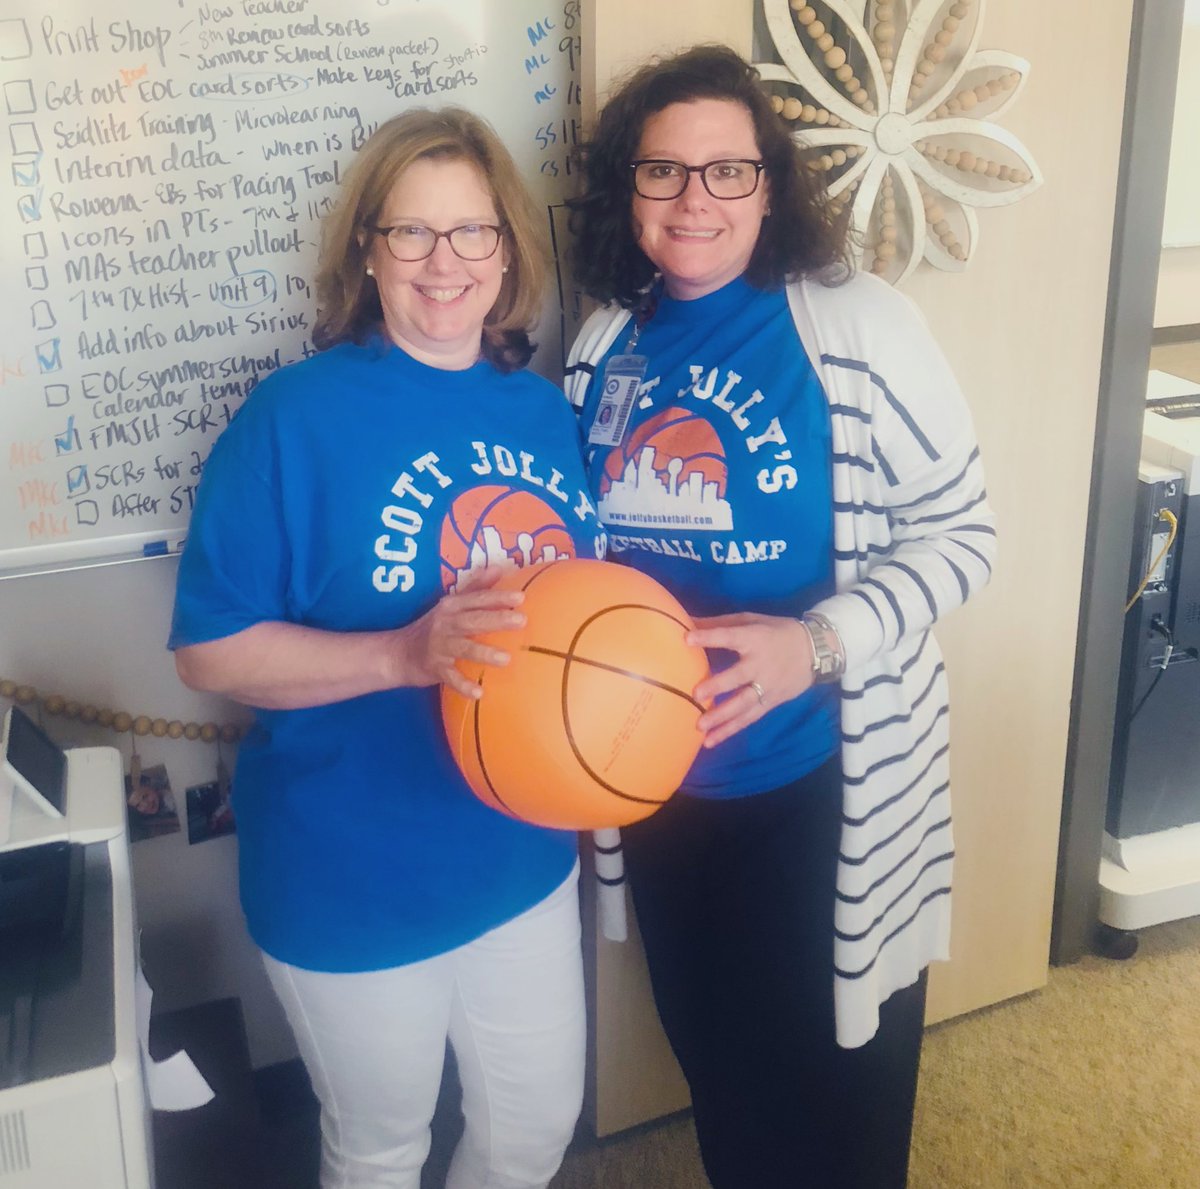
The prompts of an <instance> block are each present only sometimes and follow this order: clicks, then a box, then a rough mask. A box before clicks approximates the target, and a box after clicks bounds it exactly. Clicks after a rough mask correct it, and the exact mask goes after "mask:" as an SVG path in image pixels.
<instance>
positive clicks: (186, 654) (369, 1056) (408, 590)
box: [171, 108, 603, 1189]
mask: <svg viewBox="0 0 1200 1189" xmlns="http://www.w3.org/2000/svg"><path fill="white" fill-rule="evenodd" d="M323 232H324V234H323V243H322V250H321V261H320V265H319V270H318V283H317V288H318V295H319V296H318V301H319V306H320V313H319V317H318V322H317V328H316V332H315V334H314V340H315V342H316V345H317V346H318V347H320V348H323V349H322V350H320V351H317V352H315V353H312V354H311V355H309V357H308V358H306V359H304V360H302V361H300V362H297V363H294V364H291V365H289V366H288V367H285V368H282V369H280V370H279V371H278V372H275V373H273V374H272V375H271V376H269V377H268V378H267V379H266V380H264V381H263V383H262V384H261V385H260V386H259V387H258V388H257V389H255V391H254V392H253V393H252V394H251V395H250V397H249V399H248V400H247V401H246V403H245V405H243V406H242V408H241V409H240V411H239V412H238V415H237V417H236V419H235V420H234V421H233V423H232V424H231V425H230V426H229V428H228V429H227V430H225V432H224V433H223V434H222V435H221V437H220V439H219V440H218V441H217V443H216V446H215V447H214V449H213V451H212V454H211V455H210V457H209V460H208V462H207V463H206V464H205V469H204V478H203V481H202V483H201V487H200V494H199V498H198V500H197V504H196V509H195V512H194V514H193V517H192V521H191V526H190V529H189V532H188V540H187V548H186V550H185V551H184V554H183V558H182V560H181V562H180V567H179V583H178V588H177V591H176V601H175V619H174V624H173V627H172V633H171V646H172V647H173V648H175V649H176V654H175V656H176V665H177V668H178V670H179V674H180V676H181V677H182V678H183V680H184V681H185V682H186V683H187V684H188V685H190V686H192V687H193V688H195V689H202V690H209V691H212V692H216V693H221V694H224V695H226V696H227V697H230V698H233V699H235V700H236V701H239V702H242V703H244V704H246V705H248V706H252V707H254V708H255V724H254V727H253V729H252V730H251V732H250V733H249V735H248V736H247V738H246V740H245V741H244V743H243V744H242V747H241V749H240V752H239V755H238V768H237V774H236V779H235V781H234V788H235V790H236V791H235V794H234V796H235V809H236V812H237V821H238V843H239V856H238V861H239V885H240V893H241V901H242V908H243V910H244V912H245V916H246V922H247V925H248V926H249V930H250V934H251V936H252V937H253V939H254V941H255V943H256V944H257V945H258V947H259V948H260V949H261V950H262V954H263V962H264V965H265V966H266V970H267V974H268V977H269V978H270V980H271V984H272V986H273V988H274V989H275V993H276V995H277V996H278V998H279V1000H280V1002H281V1003H282V1005H283V1008H284V1011H285V1012H286V1014H287V1017H288V1021H289V1023H290V1024H291V1026H292V1030H293V1032H294V1033H295V1037H296V1044H297V1046H298V1048H299V1050H300V1053H301V1055H302V1056H303V1058H304V1062H305V1065H306V1066H307V1068H308V1072H309V1074H310V1075H311V1078H312V1083H313V1088H314V1090H315V1091H316V1094H317V1097H318V1099H319V1100H320V1103H321V1139H322V1147H321V1153H322V1155H321V1184H322V1186H324V1187H325V1189H380V1187H381V1186H388V1189H417V1187H418V1185H419V1184H420V1181H421V1168H422V1165H423V1164H424V1162H425V1158H426V1156H427V1154H428V1152H429V1144H430V1130H429V1124H430V1119H431V1118H432V1116H433V1112H434V1106H435V1104H436V1102H437V1097H438V1088H439V1086H440V1084H441V1081H442V1069H443V1064H444V1061H445V1055H446V1043H447V1041H449V1043H450V1044H451V1045H452V1047H453V1048H454V1051H455V1055H456V1057H457V1064H458V1071H459V1079H460V1081H461V1083H462V1090H463V1099H462V1106H463V1116H464V1128H463V1133H462V1138H461V1140H460V1142H459V1144H458V1147H457V1149H456V1151H455V1154H454V1158H453V1161H452V1163H451V1166H450V1169H449V1172H448V1174H447V1180H446V1185H447V1187H448V1189H484V1186H490V1187H495V1186H501V1185H503V1186H505V1187H506V1189H517V1187H524V1189H535V1187H536V1189H544V1186H545V1185H546V1184H547V1183H548V1182H549V1181H550V1179H551V1177H553V1175H554V1172H555V1170H556V1169H557V1168H558V1165H559V1162H560V1161H561V1159H562V1155H563V1151H564V1149H565V1147H566V1145H567V1142H568V1140H569V1139H570V1138H571V1134H572V1131H573V1129H574V1125H575V1120H576V1117H577V1115H578V1113H579V1107H580V1103H581V1100H582V1093H583V1061H584V1000H583V972H582V962H581V955H580V945H579V908H578V897H577V893H576V883H577V872H578V862H577V854H576V838H575V835H574V834H572V833H569V832H567V831H561V830H544V829H539V828H538V827H535V826H531V825H528V824H526V823H524V822H519V821H517V820H515V819H513V818H510V817H506V816H505V815H503V814H500V813H497V812H495V810H493V809H490V808H488V807H487V806H485V805H483V804H482V802H480V801H479V800H478V799H477V798H476V797H475V796H474V795H473V794H472V792H471V790H470V788H469V787H468V786H467V784H466V781H465V780H464V779H463V776H462V774H461V773H460V772H459V770H458V768H457V767H456V766H455V764H454V761H453V759H452V758H451V754H450V749H449V746H448V745H447V743H446V738H445V734H444V732H443V730H442V724H441V716H440V713H439V709H438V686H439V684H441V683H443V682H444V683H448V684H450V685H453V686H454V687H455V688H456V689H457V690H458V691H459V692H460V693H462V694H464V695H467V696H475V697H478V696H479V695H480V693H481V687H480V686H479V685H477V684H476V683H475V682H473V681H470V680H468V679H467V678H466V677H465V676H464V675H463V674H462V673H461V672H460V671H459V670H458V669H457V667H456V665H455V661H456V660H457V659H459V658H468V659H473V660H477V661H481V662H483V663H485V664H490V665H496V664H503V663H505V661H506V660H507V657H506V655H505V654H504V653H502V652H500V651H499V650H497V649H494V648H491V647H487V646H485V645H484V644H482V643H479V642H478V641H477V640H475V639H474V637H475V636H477V635H479V634H481V633H485V632H488V631H495V630H500V629H504V628H513V627H518V626H520V625H521V623H523V622H524V617H523V616H522V614H521V612H520V611H519V610H518V604H519V602H520V599H519V598H513V597H512V595H510V594H508V593H505V592H502V591H497V590H495V589H493V586H492V583H491V582H490V581H489V576H492V577H494V576H495V575H496V574H497V572H504V571H506V570H509V569H512V568H515V567H516V566H519V565H530V564H534V563H535V562H540V561H547V560H553V559H556V558H558V557H563V556H572V555H574V554H576V553H581V554H584V555H587V556H592V555H595V554H596V553H597V550H599V551H601V552H602V551H603V538H602V534H601V533H600V531H599V526H598V524H597V523H596V519H595V514H594V511H593V509H592V507H591V504H590V502H589V501H588V500H587V499H586V497H585V496H583V494H582V493H583V492H584V491H585V490H586V479H585V476H584V472H583V464H582V459H581V457H580V452H579V434H578V427H577V425H576V423H575V418H574V417H573V416H572V415H571V412H570V410H569V409H568V408H567V407H566V403H565V402H564V401H563V399H562V394H561V393H560V392H558V391H557V390H556V389H555V388H554V386H553V385H551V384H549V383H547V382H546V381H545V380H543V379H541V378H539V377H537V376H534V375H532V374H530V373H529V372H527V371H524V370H523V368H524V365H525V364H526V363H527V362H528V361H529V357H530V354H531V352H532V347H531V344H530V341H529V330H530V328H531V327H532V326H533V325H534V324H535V322H536V320H537V316H538V314H539V313H540V310H541V296H542V292H543V286H544V279H545V277H544V267H543V265H544V256H543V254H542V251H541V241H540V237H539V230H538V220H537V213H536V208H535V207H534V206H533V204H532V201H531V200H530V198H529V196H528V194H527V193H526V191H525V189H524V187H523V186H522V184H521V180H520V177H519V175H518V173H517V169H516V166H515V165H514V164H513V161H512V158H511V157H510V156H509V154H508V152H507V151H506V150H505V148H504V146H503V145H502V144H501V142H500V140H499V139H498V137H497V136H496V134H495V132H494V131H493V130H492V129H491V128H490V127H489V126H488V125H487V124H486V123H485V122H484V121H483V120H481V119H479V118H478V117H477V116H474V115H471V114H470V113H469V112H466V111H462V110H461V109H457V108H445V109H442V110H439V111H424V110H415V111H409V112H406V113H404V114H403V115H400V116H397V117H396V118H395V119H392V120H389V121H388V122H387V123H385V124H383V125H381V126H380V127H379V128H378V129H377V130H376V131H375V132H374V133H373V135H372V136H371V138H370V139H369V140H368V141H367V143H366V144H365V145H364V146H363V147H362V149H361V150H360V151H359V153H358V155H357V156H356V157H355V159H354V161H353V162H352V164H351V166H350V168H349V170H348V171H347V173H346V177H345V179H344V180H343V182H342V187H341V190H340V192H339V196H338V204H337V207H336V208H335V210H334V212H332V213H331V215H330V216H329V218H328V219H327V221H326V223H325V225H324V228H323ZM518 459H519V460H520V462H519V465H518V462H517V461H516V460H518ZM552 480H553V481H552ZM539 534H540V535H539ZM535 539H536V540H538V541H548V542H550V543H549V544H546V545H544V546H541V547H538V548H535V546H534V542H535Z"/></svg>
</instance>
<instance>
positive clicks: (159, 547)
mask: <svg viewBox="0 0 1200 1189" xmlns="http://www.w3.org/2000/svg"><path fill="white" fill-rule="evenodd" d="M186 540H187V537H174V538H172V539H170V540H166V541H147V542H146V544H145V545H143V546H142V556H143V557H166V555H167V554H168V553H182V552H183V545H184V542H185V541H186Z"/></svg>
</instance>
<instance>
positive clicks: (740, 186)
mask: <svg viewBox="0 0 1200 1189" xmlns="http://www.w3.org/2000/svg"><path fill="white" fill-rule="evenodd" d="M629 168H630V169H632V170H633V188H634V189H635V190H636V191H637V192H638V194H640V195H641V196H642V197H643V198H652V199H654V200H655V201H656V202H667V201H669V200H670V199H672V198H678V197H679V196H680V195H681V194H682V193H683V192H684V191H685V190H686V189H687V187H688V180H689V179H690V177H691V175H692V174H693V173H698V174H699V175H700V180H701V181H702V182H703V183H704V188H705V189H706V190H707V191H708V192H709V193H710V194H711V195H712V196H713V197H714V198H720V199H722V200H723V201H728V200H729V199H733V198H749V197H750V195H751V194H753V193H754V191H755V190H757V189H758V179H759V175H760V174H761V173H762V171H763V169H764V168H765V166H764V165H763V163H762V162H761V161H749V160H742V159H738V160H732V161H709V162H708V164H707V165H684V164H683V162H681V161H658V160H652V161H633V162H631V163H630V166H629Z"/></svg>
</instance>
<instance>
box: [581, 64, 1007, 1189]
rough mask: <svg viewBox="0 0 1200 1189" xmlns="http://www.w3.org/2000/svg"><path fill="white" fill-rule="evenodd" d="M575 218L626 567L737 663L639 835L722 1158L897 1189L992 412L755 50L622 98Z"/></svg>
mask: <svg viewBox="0 0 1200 1189" xmlns="http://www.w3.org/2000/svg"><path fill="white" fill-rule="evenodd" d="M573 219H574V230H575V232H576V236H577V246H576V261H577V276H578V277H579V279H580V280H581V282H582V284H583V285H584V287H585V288H586V289H587V291H588V292H589V293H591V294H592V295H593V296H595V297H597V298H599V299H600V300H602V301H604V302H607V303H608V304H607V305H606V306H605V308H603V309H601V310H599V311H598V312H597V313H596V314H595V315H593V317H592V318H591V319H590V320H589V321H588V323H587V324H586V325H585V327H584V328H583V331H582V332H581V334H580V336H579V339H578V341H577V342H576V344H575V347H574V349H573V351H572V355H571V359H570V362H569V367H568V377H567V390H568V394H569V395H570V397H571V399H572V402H573V404H574V405H575V407H576V408H577V409H578V411H579V413H580V416H581V420H582V426H583V430H584V432H585V434H586V435H587V439H588V447H587V450H588V466H589V473H590V477H591V485H592V491H593V498H594V500H595V503H596V506H597V508H598V510H599V513H600V518H601V521H602V522H603V523H604V524H605V525H606V527H607V529H608V534H609V553H610V557H613V558H615V559H616V560H621V561H624V562H626V563H628V564H630V565H635V566H637V567H638V568H640V569H643V570H645V571H646V572H648V573H650V574H652V575H654V576H655V577H656V578H658V579H659V580H660V581H661V582H663V583H664V584H665V585H666V586H667V587H668V588H669V589H671V590H672V591H673V592H674V593H675V595H676V596H677V597H678V598H679V599H680V601H681V602H682V603H683V604H684V606H685V607H686V608H687V609H688V610H689V611H690V612H691V613H692V615H693V616H694V617H695V618H696V628H695V630H694V631H693V632H692V633H691V638H692V639H693V640H694V641H695V642H696V643H699V644H701V645H702V646H704V647H705V648H706V649H709V650H710V657H711V660H712V662H713V676H711V677H710V678H709V679H707V680H706V681H704V682H703V683H702V684H701V685H700V686H699V687H698V688H697V689H696V691H695V693H696V696H697V698H699V699H701V700H703V701H705V702H707V701H709V700H712V705H711V706H710V708H709V709H708V710H707V711H706V712H705V713H704V715H703V716H702V717H701V719H700V728H701V729H702V730H703V731H704V736H705V737H704V747H703V749H702V750H701V753H700V757H699V758H698V759H697V761H696V763H695V764H694V766H693V767H692V769H691V771H690V772H689V774H688V776H687V779H686V780H685V782H684V784H683V787H682V788H681V789H680V793H679V795H677V796H676V797H674V798H673V799H672V800H671V801H670V802H669V803H668V804H667V806H666V807H665V808H664V809H663V810H662V811H660V812H659V813H658V814H656V815H655V816H654V817H652V818H649V819H648V820H647V821H645V822H642V823H639V824H637V825H635V826H632V827H629V828H626V829H625V830H624V831H623V832H622V834H623V843H624V854H625V859H626V866H627V870H628V876H629V882H630V885H631V889H632V893H633V900H634V905H635V907H636V909H637V914H638V920H639V923H640V926H641V931H642V936H643V938H644V940H645V944H646V953H647V957H648V959H649V966H650V974H651V978H652V982H653V988H654V995H655V1001H656V1003H657V1005H658V1009H659V1014H660V1016H661V1018H662V1021H663V1024H664V1027H665V1029H666V1032H667V1036H668V1037H669V1039H670V1041H671V1044H672V1046H673V1048H674V1050H675V1053H676V1055H677V1056H678V1058H679V1061H680V1064H681V1066H682V1068H683V1071H684V1073H685V1075H686V1076H687V1079H688V1083H689V1085H690V1087H691V1091H692V1102H693V1107H694V1112H695V1121H696V1130H697V1134H698V1136H699V1141H700V1147H701V1153H702V1155H703V1159H704V1164H705V1168H706V1170H707V1172H708V1175H709V1178H710V1180H711V1181H712V1183H713V1184H714V1185H715V1186H717V1187H718V1189H748V1187H750V1186H753V1189H773V1187H781V1189H782V1187H783V1186H787V1187H788V1189H792V1187H794V1186H797V1185H806V1186H830V1187H836V1189H849V1187H851V1186H856V1187H862V1189H886V1187H889V1186H899V1185H903V1184H904V1182H905V1179H906V1171H907V1161H908V1148H909V1139H910V1134H911V1128H912V1110H913V1103H914V1097H915V1093H916V1080H917V1064H918V1058H919V1054H920V1046H921V1033H922V1025H923V1014H924V1001H925V969H926V966H927V965H928V963H929V962H930V961H931V960H933V959H937V958H944V957H945V956H946V953H947V944H948V936H949V896H948V892H949V887H950V867H951V861H952V857H953V845H952V842H951V837H950V818H949V802H948V760H947V748H948V735H947V727H946V714H947V696H946V687H945V677H944V672H943V666H942V662H941V658H940V655H939V652H938V648H937V645H936V643H935V642H934V640H933V638H932V636H931V634H930V627H931V625H932V624H933V623H934V621H935V620H936V619H938V618H939V617H940V616H941V615H942V614H944V613H945V612H946V611H948V610H951V609H952V608H953V607H955V606H957V605H958V604H960V603H961V602H963V601H964V600H965V599H966V598H967V597H968V596H969V595H970V594H971V593H972V592H973V591H975V590H976V589H978V588H979V587H980V586H982V585H983V584H984V583H985V582H986V581H987V580H988V578H989V576H990V573H991V567H992V558H993V554H994V543H995V532H994V528H993V517H992V514H991V511H990V509H989V507H988V503H987V497H986V493H985V490H984V484H983V474H982V470H981V467H980V462H979V453H978V449H977V447H976V444H975V438H974V433H973V430H972V427H971V421H970V416H969V414H968V411H967V408H966V404H965V402H964V400H963V397H962V395H961V393H960V391H959V389H958V386H957V384H956V383H955V381H954V378H953V376H952V375H951V374H950V371H949V369H948V367H947V366H946V363H945V361H944V360H943V358H942V356H941V354H940V352H939V351H938V349H937V347H936V346H935V344H934V343H933V342H932V340H931V338H930V335H929V333H928V331H927V330H926V328H925V326H924V324H923V323H922V322H921V320H920V318H919V317H918V316H917V315H916V313H915V311H914V310H913V308H912V307H911V305H910V304H909V303H908V302H907V301H906V300H904V299H903V298H902V297H900V296H899V295H898V294H896V293H895V292H894V291H893V290H891V289H890V288H889V287H888V286H887V285H885V284H884V283H883V282H881V281H880V280H878V279H877V278H875V277H872V276H868V275H862V274H855V273H854V272H853V269H852V267H851V265H850V263H849V252H848V249H847V244H846V234H845V230H844V226H843V224H842V223H841V222H839V220H838V219H837V218H836V217H835V216H834V215H833V214H832V213H831V211H830V208H829V204H828V202H827V201H826V198H825V195H824V193H823V191H822V189H821V188H820V186H819V185H818V183H817V181H816V180H815V177H814V174H813V173H812V172H811V171H810V170H809V169H808V168H806V166H805V164H804V161H803V158H802V156H801V151H800V148H799V146H798V145H797V144H796V143H795V141H793V139H792V138H791V136H790V135H789V133H788V131H787V130H786V128H785V127H784V125H783V123H782V121H781V120H780V119H779V118H778V117H777V116H776V115H775V113H774V111H773V109H772V107H771V104H770V99H769V97H768V96H767V95H766V93H765V92H764V90H763V89H762V87H761V85H760V82H759V79H758V76H757V74H756V72H755V71H754V70H753V68H752V67H750V66H749V65H748V64H747V63H746V62H745V61H743V60H742V59H741V58H740V57H739V56H738V55H737V54H735V53H733V52H732V51H731V50H728V49H725V48H722V47H716V46H701V47H697V48H694V49H691V50H688V51H686V52H683V53H680V54H678V55H676V56H674V57H671V58H667V59H665V60H662V61H658V62H653V63H651V64H649V65H647V66H644V67H643V68H642V69H640V70H638V71H637V72H636V73H634V74H633V75H632V76H631V77H629V78H628V79H626V80H625V81H624V83H623V84H622V85H620V86H619V87H618V88H617V90H616V91H615V93H614V94H613V95H612V97H611V98H610V99H609V100H608V102H607V104H606V106H605V108H604V110H603V111H602V112H601V114H600V117H599V120H598V122H597V125H596V128H595V132H594V135H593V136H592V138H591V140H590V143H589V144H588V145H587V147H586V150H585V171H584V190H583V193H582V195H581V197H580V198H579V199H578V201H577V202H576V203H575V205H574V215H573Z"/></svg>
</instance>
